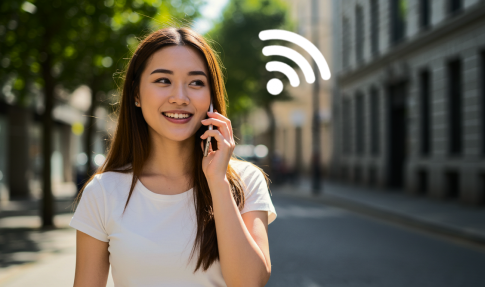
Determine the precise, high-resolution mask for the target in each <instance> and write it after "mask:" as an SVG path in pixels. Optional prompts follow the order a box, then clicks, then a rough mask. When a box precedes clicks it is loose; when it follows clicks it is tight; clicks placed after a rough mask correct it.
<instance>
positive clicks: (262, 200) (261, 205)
mask: <svg viewBox="0 0 485 287" xmlns="http://www.w3.org/2000/svg"><path fill="white" fill-rule="evenodd" d="M241 178H242V179H243V180H244V182H245V184H246V190H245V194H246V200H245V203H244V207H243V209H242V210H241V214H243V213H246V212H248V211H252V210H266V211H268V224H270V223H271V222H273V221H274V220H275V219H276V216H277V214H276V210H275V207H274V205H273V202H272V200H271V197H270V194H269V190H268V185H267V184H266V180H265V178H264V175H263V173H262V172H261V171H260V170H259V169H258V168H256V167H255V166H253V165H252V164H251V163H248V167H247V168H246V169H245V171H244V172H243V173H242V176H241Z"/></svg>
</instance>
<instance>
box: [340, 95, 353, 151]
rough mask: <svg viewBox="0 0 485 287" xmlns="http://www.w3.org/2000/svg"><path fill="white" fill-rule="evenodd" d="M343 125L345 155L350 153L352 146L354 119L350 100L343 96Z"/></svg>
mask: <svg viewBox="0 0 485 287" xmlns="http://www.w3.org/2000/svg"><path fill="white" fill-rule="evenodd" d="M342 97H343V100H342V106H343V107H342V110H343V113H342V121H343V123H342V125H343V132H342V149H343V152H342V153H343V154H346V153H347V154H348V153H350V144H351V138H350V135H351V130H350V129H351V126H350V121H351V119H352V115H351V114H350V100H349V99H348V98H346V97H345V96H342Z"/></svg>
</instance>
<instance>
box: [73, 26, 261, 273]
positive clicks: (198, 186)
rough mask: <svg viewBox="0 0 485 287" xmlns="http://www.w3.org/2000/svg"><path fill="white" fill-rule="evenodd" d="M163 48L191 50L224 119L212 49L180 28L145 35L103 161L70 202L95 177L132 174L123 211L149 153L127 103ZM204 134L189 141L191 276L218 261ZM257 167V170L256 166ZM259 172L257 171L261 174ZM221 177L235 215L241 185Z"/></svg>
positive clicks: (137, 113)
mask: <svg viewBox="0 0 485 287" xmlns="http://www.w3.org/2000/svg"><path fill="white" fill-rule="evenodd" d="M167 45H178V46H183V45H191V46H192V47H194V48H196V49H197V51H198V52H199V53H200V55H201V56H202V57H203V58H204V59H205V62H206V64H207V67H208V69H209V81H210V87H211V98H212V102H213V105H214V109H216V110H217V111H218V112H219V113H221V114H222V115H224V116H226V100H227V95H226V91H225V88H224V81H223V76H222V72H221V68H220V66H221V63H220V58H219V57H218V56H217V54H216V53H214V52H213V48H212V47H211V46H210V45H209V44H208V43H207V42H206V41H205V39H204V38H203V37H202V36H201V35H199V34H198V33H196V32H194V31H193V30H192V29H190V28H186V27H182V28H174V27H169V28H163V29H160V30H157V31H155V32H153V33H151V34H149V35H148V36H147V37H146V38H145V39H144V40H143V41H141V43H140V44H139V45H138V48H137V49H136V51H135V52H134V54H133V56H132V58H131V59H130V62H129V64H128V68H127V70H126V74H125V76H124V84H123V89H122V92H121V99H120V101H119V110H118V122H117V126H116V130H115V132H114V134H113V136H112V139H111V144H110V147H109V150H108V155H107V157H106V160H105V162H104V163H103V164H102V165H101V166H100V167H99V168H98V169H97V170H96V172H95V173H94V174H93V175H92V176H91V177H90V178H89V179H88V180H87V182H86V183H85V184H84V185H83V187H82V189H81V191H80V192H79V195H78V197H77V199H76V202H79V200H80V198H81V195H82V192H83V191H84V188H85V187H86V185H87V184H88V183H89V182H90V181H91V180H93V178H94V177H95V175H96V174H100V173H103V172H108V171H113V172H120V173H133V179H132V182H131V187H130V193H129V195H128V199H127V201H126V204H125V209H124V210H126V207H127V206H128V202H129V201H130V198H131V195H132V193H133V190H134V188H135V185H136V183H137V181H138V179H139V176H140V174H141V171H142V168H143V165H144V163H145V161H146V160H147V158H148V155H149V154H150V145H149V143H150V141H149V134H148V125H147V122H146V121H145V119H144V118H143V114H142V112H141V110H140V109H139V108H137V107H136V106H135V105H134V104H133V103H134V99H135V95H136V94H137V93H138V91H139V84H140V75H141V74H142V72H143V70H144V69H145V65H146V63H147V60H148V59H149V58H150V57H151V55H152V54H153V53H155V52H156V51H158V50H160V49H162V48H163V47H165V46H167ZM206 130H207V126H204V125H202V126H201V127H200V128H199V130H198V131H197V132H196V134H195V136H194V150H193V157H192V158H193V162H192V163H191V164H192V166H193V172H192V175H191V179H190V180H191V182H192V185H193V191H194V195H195V196H194V206H195V213H196V215H197V233H196V238H195V243H194V246H193V248H192V252H191V256H190V258H192V257H193V255H194V252H195V250H196V248H197V247H199V258H198V260H197V265H196V268H195V270H194V273H195V272H196V271H197V270H198V269H199V268H200V267H201V266H202V267H203V270H204V271H207V269H208V268H209V267H210V266H211V265H212V263H213V262H214V261H215V260H219V249H218V246H217V234H216V226H215V221H214V212H213V205H212V196H211V193H210V190H209V185H208V183H207V179H206V177H205V175H204V173H203V171H202V159H203V153H202V150H201V148H200V142H199V140H200V136H201V135H202V134H203V133H204V132H205V131H206ZM211 143H212V146H213V147H214V149H215V150H217V142H216V141H215V139H212V142H211ZM231 159H233V160H239V159H237V158H236V157H235V156H234V155H233V156H231ZM256 167H257V166H256ZM257 168H258V169H260V168H259V167H257ZM260 170H261V171H262V169H260ZM263 175H264V176H265V179H266V182H267V183H268V178H267V177H266V174H265V173H264V172H263ZM226 176H227V178H228V180H229V183H230V185H231V191H232V195H233V197H234V200H235V202H236V204H237V205H238V208H239V210H242V208H243V207H244V202H245V196H244V191H243V185H244V182H243V181H242V180H241V178H240V177H239V175H238V174H237V173H236V172H235V170H234V169H233V168H232V167H231V165H229V166H228V168H227V174H226ZM123 213H124V211H123Z"/></svg>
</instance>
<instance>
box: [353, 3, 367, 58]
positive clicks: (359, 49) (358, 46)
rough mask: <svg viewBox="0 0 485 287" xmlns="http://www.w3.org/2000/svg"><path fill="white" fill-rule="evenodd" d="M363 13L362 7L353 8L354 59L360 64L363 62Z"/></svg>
mask: <svg viewBox="0 0 485 287" xmlns="http://www.w3.org/2000/svg"><path fill="white" fill-rule="evenodd" d="M364 39H365V38H364V13H363V12H362V7H361V6H359V5H357V6H356V7H355V56H356V57H355V58H356V59H357V62H358V63H360V62H362V61H363V60H364V42H365V40H364Z"/></svg>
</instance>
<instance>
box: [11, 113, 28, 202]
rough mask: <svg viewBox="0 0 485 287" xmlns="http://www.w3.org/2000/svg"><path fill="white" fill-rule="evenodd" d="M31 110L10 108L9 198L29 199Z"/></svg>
mask: <svg viewBox="0 0 485 287" xmlns="http://www.w3.org/2000/svg"><path fill="white" fill-rule="evenodd" d="M30 113H31V112H30V110H29V109H27V108H24V107H19V106H10V107H9V109H8V125H9V127H8V133H9V136H8V138H7V139H8V158H9V159H8V178H9V179H8V182H9V185H8V186H9V191H10V192H9V195H10V196H9V198H10V199H12V200H15V199H28V198H29V197H30V190H29V179H30V178H29V173H30V165H29V123H30Z"/></svg>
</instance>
